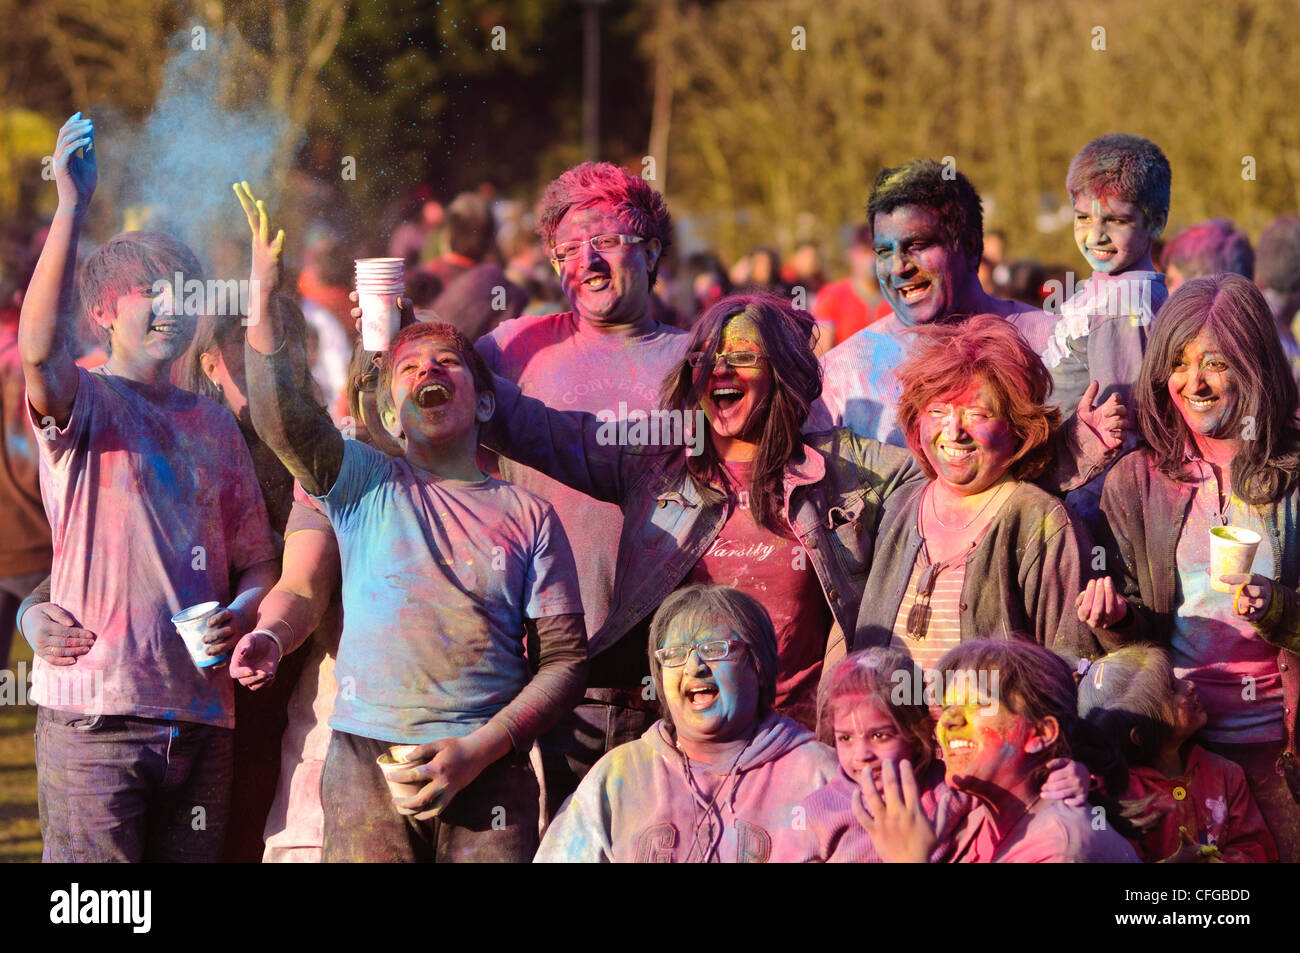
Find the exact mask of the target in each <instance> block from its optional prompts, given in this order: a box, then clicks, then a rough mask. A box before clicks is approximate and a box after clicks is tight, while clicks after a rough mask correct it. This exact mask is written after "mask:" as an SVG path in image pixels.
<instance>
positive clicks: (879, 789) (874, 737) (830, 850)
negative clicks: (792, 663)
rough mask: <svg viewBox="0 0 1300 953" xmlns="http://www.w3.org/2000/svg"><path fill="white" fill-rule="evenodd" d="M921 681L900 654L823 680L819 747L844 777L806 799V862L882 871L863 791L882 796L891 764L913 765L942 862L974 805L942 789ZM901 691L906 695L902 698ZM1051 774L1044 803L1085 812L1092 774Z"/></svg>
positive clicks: (878, 654)
mask: <svg viewBox="0 0 1300 953" xmlns="http://www.w3.org/2000/svg"><path fill="white" fill-rule="evenodd" d="M922 684H923V679H922V675H921V670H920V669H919V668H918V667H917V665H916V663H915V662H913V661H912V660H911V659H910V658H908V657H907V655H905V654H904V653H902V652H899V651H896V650H894V649H885V648H877V649H866V650H865V651H861V652H853V653H852V654H850V655H848V656H846V657H845V658H843V659H841V660H840V662H839V663H838V664H837V665H836V666H835V667H834V668H833V669H832V670H831V672H830V674H829V675H827V677H826V678H825V679H823V680H822V685H821V690H820V692H819V693H818V706H817V707H818V721H817V739H818V740H819V741H821V742H822V744H825V745H830V746H832V747H834V748H835V752H836V754H837V755H838V756H839V761H840V773H839V774H838V775H836V776H835V778H833V779H832V780H831V782H830V783H829V784H827V785H826V786H825V787H823V788H821V789H819V790H818V791H816V792H815V793H813V794H812V795H810V796H809V797H807V798H805V799H804V801H803V803H802V805H801V806H802V807H803V810H804V812H805V819H806V822H807V824H806V829H807V831H808V834H807V837H806V839H805V840H806V854H805V856H803V857H802V858H801V859H802V860H805V861H814V862H829V863H881V862H882V861H883V858H882V857H881V856H880V853H879V852H878V851H877V850H876V848H875V846H874V845H873V844H872V842H871V836H870V835H869V834H868V833H867V830H866V828H865V827H864V826H863V825H862V824H861V823H859V821H858V819H857V818H856V817H855V811H856V812H860V811H861V806H862V805H861V801H860V797H861V794H860V792H859V788H860V787H861V786H862V785H866V784H870V785H871V786H872V788H873V790H874V791H875V792H876V793H877V794H882V793H883V790H884V787H883V780H882V772H883V770H884V765H885V763H886V762H892V763H893V764H899V763H901V762H902V761H904V760H905V761H907V762H908V764H909V765H911V769H912V772H913V778H914V780H915V783H916V789H917V804H918V805H919V807H920V810H921V811H922V812H923V813H924V815H925V818H926V819H927V821H928V822H929V823H931V824H932V825H933V829H934V831H935V832H936V833H935V835H934V848H933V850H932V852H931V855H930V859H931V860H935V861H939V860H942V859H943V857H944V855H945V853H946V851H947V850H948V842H949V839H950V837H951V835H952V833H953V832H954V831H955V830H956V829H957V827H958V826H959V825H960V823H961V821H962V819H963V818H965V816H966V814H967V813H968V812H969V811H970V809H971V807H972V804H973V802H972V800H971V799H970V798H969V797H967V796H966V795H964V794H962V793H961V792H959V791H956V790H954V789H953V788H950V787H948V786H947V785H946V784H945V783H944V772H945V766H944V763H943V761H941V760H940V759H938V758H936V757H935V740H934V729H935V723H934V716H933V715H931V713H930V707H929V705H928V704H926V702H927V701H929V700H930V699H928V698H927V697H926V696H925V694H924V691H922V692H921V693H920V694H917V695H916V696H915V697H913V691H912V689H913V688H914V687H916V686H921V685H922ZM900 687H905V688H906V689H907V691H906V693H905V694H900ZM1046 767H1047V769H1048V770H1049V771H1051V772H1052V773H1051V774H1050V775H1049V776H1048V778H1047V780H1046V781H1045V782H1044V784H1043V788H1042V796H1043V797H1044V798H1048V799H1056V800H1064V801H1066V802H1067V803H1069V804H1074V805H1076V806H1082V805H1083V804H1085V803H1086V802H1087V796H1088V769H1087V768H1085V767H1084V766H1083V765H1082V764H1080V763H1079V762H1077V761H1070V760H1068V759H1066V758H1059V759H1056V760H1054V761H1051V762H1049V763H1048V764H1047V765H1046Z"/></svg>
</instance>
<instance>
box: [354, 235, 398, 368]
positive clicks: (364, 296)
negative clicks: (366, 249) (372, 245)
mask: <svg viewBox="0 0 1300 953" xmlns="http://www.w3.org/2000/svg"><path fill="white" fill-rule="evenodd" d="M356 265H357V304H358V305H360V307H361V345H362V347H364V348H365V349H366V350H367V351H386V350H388V345H389V343H390V342H391V341H392V340H393V336H394V335H395V334H397V329H398V328H399V327H401V324H402V315H401V312H400V311H398V310H397V297H398V296H399V295H400V294H402V292H403V291H405V289H406V263H405V262H404V261H403V260H402V259H401V258H358V259H356Z"/></svg>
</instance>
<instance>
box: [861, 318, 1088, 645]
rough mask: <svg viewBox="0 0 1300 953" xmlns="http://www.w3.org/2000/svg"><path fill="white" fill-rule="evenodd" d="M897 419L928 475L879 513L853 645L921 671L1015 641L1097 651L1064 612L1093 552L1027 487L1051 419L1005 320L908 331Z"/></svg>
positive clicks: (1055, 418) (1081, 533) (1078, 530)
mask: <svg viewBox="0 0 1300 953" xmlns="http://www.w3.org/2000/svg"><path fill="white" fill-rule="evenodd" d="M911 333H914V334H916V336H917V340H916V342H915V343H914V344H913V346H912V350H911V356H910V358H909V359H908V360H907V361H906V362H905V363H904V364H903V365H902V366H901V367H900V368H899V370H898V377H899V380H900V382H901V383H902V385H903V397H902V400H901V401H900V403H899V407H898V419H899V423H900V424H901V426H902V428H903V432H904V434H905V435H906V437H907V444H908V446H909V447H910V448H911V450H912V453H913V455H914V456H915V457H916V459H917V462H918V463H919V464H920V465H921V468H922V469H923V470H924V471H925V474H926V476H928V477H929V478H930V479H929V480H928V481H926V482H924V483H918V484H914V485H912V486H910V487H907V488H905V489H904V490H902V491H900V492H899V493H897V494H895V496H894V497H893V498H891V499H890V500H889V503H888V505H887V506H886V510H885V515H884V518H883V520H882V523H881V528H880V536H879V538H878V540H877V543H876V550H875V559H874V561H873V563H872V566H871V574H870V576H869V577H868V579H867V586H866V594H865V596H864V598H863V600H862V605H861V608H860V610H859V613H858V622H857V630H856V633H855V636H854V640H853V647H854V649H863V648H869V647H871V646H886V645H891V646H893V647H894V648H896V649H900V650H902V651H904V652H906V653H907V654H908V655H909V656H910V657H911V658H912V659H913V660H914V661H916V662H917V664H919V665H920V666H921V667H922V668H924V669H932V668H934V666H935V665H936V664H937V663H938V661H939V658H940V657H941V656H942V655H943V654H944V653H945V652H946V651H948V650H949V649H950V648H953V647H954V646H955V645H957V644H958V643H959V642H966V641H969V640H972V639H997V638H1015V637H1017V635H1016V634H1017V633H1027V634H1029V635H1030V636H1032V637H1033V639H1034V641H1036V642H1038V643H1040V644H1042V645H1046V646H1047V647H1048V648H1051V649H1054V650H1055V651H1056V652H1057V653H1059V654H1061V655H1064V656H1067V657H1069V658H1072V659H1077V658H1078V657H1081V656H1092V655H1095V654H1097V652H1098V650H1099V646H1098V644H1097V641H1096V639H1095V638H1094V636H1093V633H1092V630H1091V629H1089V627H1088V626H1087V625H1086V624H1084V623H1082V622H1081V621H1080V620H1079V619H1078V617H1077V615H1076V613H1075V607H1074V601H1075V598H1076V597H1077V596H1078V594H1079V592H1080V590H1081V589H1082V588H1083V584H1084V582H1085V581H1086V580H1085V578H1084V577H1085V563H1086V561H1087V559H1088V556H1089V550H1090V546H1091V543H1090V541H1089V540H1088V536H1087V531H1086V530H1085V529H1084V528H1083V526H1082V525H1081V524H1080V523H1079V522H1078V520H1077V518H1076V517H1075V516H1074V514H1073V513H1072V512H1071V511H1070V510H1069V508H1068V507H1066V505H1065V504H1064V503H1062V502H1061V501H1060V500H1059V499H1057V498H1056V497H1054V496H1051V495H1050V494H1048V493H1047V492H1046V491H1044V490H1042V489H1039V488H1038V487H1037V486H1035V485H1034V484H1033V483H1032V482H1030V481H1032V480H1034V479H1035V478H1036V477H1038V476H1040V475H1041V474H1042V473H1043V471H1044V469H1045V468H1046V467H1047V465H1048V463H1049V462H1050V459H1051V451H1050V449H1049V440H1050V438H1051V437H1052V434H1053V433H1054V432H1055V431H1056V429H1057V427H1058V426H1059V424H1060V412H1059V411H1057V410H1056V409H1053V408H1048V407H1047V406H1046V404H1045V401H1046V399H1047V396H1048V393H1049V391H1050V389H1051V376H1050V375H1049V374H1048V372H1047V370H1046V368H1044V367H1043V363H1042V361H1041V360H1039V358H1038V356H1037V355H1036V354H1035V353H1034V352H1033V350H1032V349H1031V348H1030V347H1029V345H1028V343H1026V341H1025V339H1024V338H1023V337H1021V335H1020V333H1019V332H1018V331H1016V329H1015V328H1013V327H1012V326H1011V325H1010V324H1008V323H1007V322H1006V320H1005V319H1003V318H999V317H997V316H995V315H979V316H976V317H974V318H971V319H969V320H967V321H964V322H962V323H961V324H957V325H926V326H921V327H918V328H916V329H915V330H914V331H913V332H911Z"/></svg>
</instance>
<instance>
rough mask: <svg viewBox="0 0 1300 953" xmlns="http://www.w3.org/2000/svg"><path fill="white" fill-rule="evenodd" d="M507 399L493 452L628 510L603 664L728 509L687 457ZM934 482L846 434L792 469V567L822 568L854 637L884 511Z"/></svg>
mask: <svg viewBox="0 0 1300 953" xmlns="http://www.w3.org/2000/svg"><path fill="white" fill-rule="evenodd" d="M496 396H497V410H496V413H495V414H494V415H493V417H492V420H491V421H490V422H489V423H488V424H486V425H484V428H483V431H482V433H481V435H480V437H481V439H482V442H483V443H484V445H485V446H487V447H489V448H490V449H493V450H496V451H497V452H499V453H501V454H503V455H505V456H507V457H509V458H510V459H512V460H516V461H518V462H519V463H522V464H524V465H526V466H529V467H532V468H533V469H535V470H539V471H541V472H542V473H545V474H547V475H548V476H550V477H552V478H554V479H556V480H559V481H560V482H561V483H564V484H566V485H568V486H571V487H573V488H574V489H576V490H580V491H582V492H583V493H586V494H587V495H589V496H592V497H594V498H596V499H598V500H604V501H607V502H610V503H615V504H617V505H618V506H619V507H621V508H622V510H623V533H622V536H621V538H620V539H619V544H618V560H617V563H616V569H615V581H614V594H613V599H612V600H611V607H610V613H609V617H608V618H607V619H606V620H605V624H604V625H602V626H601V627H600V629H599V630H597V631H596V632H594V633H591V634H590V635H589V638H588V645H589V648H590V652H591V654H592V655H593V656H594V655H597V654H598V653H600V652H603V651H605V650H607V649H608V648H610V647H611V646H612V645H614V644H615V643H616V642H618V640H619V639H621V638H622V637H623V636H624V635H626V634H627V633H628V632H629V631H630V630H631V629H632V628H633V627H634V626H635V625H636V624H637V623H638V622H640V621H641V620H642V619H644V618H645V617H646V616H647V615H649V614H650V613H652V612H653V611H654V610H655V608H656V607H658V605H659V604H660V603H661V602H662V601H663V600H664V598H665V597H667V596H668V595H669V593H671V592H673V590H675V589H677V588H678V587H679V586H680V585H681V584H682V582H683V580H685V579H686V577H687V575H688V574H689V573H690V571H691V569H692V567H694V565H695V564H696V562H698V561H699V559H700V557H701V556H703V555H704V554H705V553H706V552H707V551H708V548H709V546H710V545H711V544H712V543H713V541H714V540H715V539H717V537H718V534H719V533H720V532H721V531H722V527H723V526H724V525H725V523H726V522H727V517H728V516H729V515H730V509H729V504H728V503H727V502H726V501H725V500H721V501H718V502H713V503H709V502H705V501H704V500H702V499H701V498H700V495H699V493H698V492H697V490H696V488H695V485H694V484H693V483H692V482H691V480H690V479H689V477H688V476H687V474H686V469H685V463H686V450H685V448H683V447H680V446H678V447H663V446H649V447H628V446H617V445H605V444H603V443H602V442H601V440H599V439H598V434H599V433H600V432H601V423H600V421H598V420H597V418H596V417H595V416H594V415H592V414H589V413H583V412H579V411H559V410H554V409H551V408H549V407H547V406H546V405H545V404H543V403H542V402H541V401H539V400H536V399H535V398H531V397H526V396H524V395H523V394H522V393H521V392H520V390H519V388H518V387H517V386H516V385H514V384H512V383H511V382H509V381H507V380H505V379H503V378H500V377H497V378H496ZM924 479H925V476H924V474H923V473H922V471H921V469H920V467H918V466H917V465H916V463H915V461H914V460H913V459H912V455H911V453H909V452H908V451H907V450H904V449H901V448H899V447H891V446H887V445H885V444H882V443H878V442H876V441H874V440H869V439H866V438H863V437H858V436H857V435H855V434H854V433H853V432H852V431H849V430H846V429H840V430H832V431H827V432H825V433H820V434H805V435H804V453H803V456H802V458H800V459H793V460H791V461H790V463H789V464H788V465H787V466H786V471H785V511H784V515H785V518H786V520H787V521H788V522H789V525H790V529H791V530H792V531H793V533H794V536H795V539H793V540H792V541H791V544H790V545H791V547H792V552H791V558H792V559H793V560H801V559H806V560H807V561H808V563H809V564H810V565H811V566H812V567H813V570H814V571H815V572H816V573H817V579H818V581H819V582H820V583H821V587H822V592H823V593H824V595H825V597H826V603H827V605H828V606H829V607H830V609H831V613H832V614H833V615H834V617H835V621H836V622H837V623H838V625H839V627H840V630H841V631H842V632H845V633H851V632H853V628H854V624H855V621H856V618H857V612H858V604H859V602H861V600H862V592H863V588H864V586H865V585H866V579H867V570H868V569H869V568H870V565H871V554H872V551H873V549H874V546H875V538H876V532H877V527H878V525H879V522H880V515H881V512H882V509H883V507H884V503H885V500H886V499H888V498H889V496H890V495H891V494H893V493H894V492H896V491H897V490H898V489H899V488H900V487H902V486H905V485H907V484H909V483H912V482H915V481H920V480H924ZM578 571H579V572H581V571H582V567H581V566H579V567H578Z"/></svg>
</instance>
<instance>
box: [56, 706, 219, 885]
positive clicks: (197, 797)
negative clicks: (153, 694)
mask: <svg viewBox="0 0 1300 953" xmlns="http://www.w3.org/2000/svg"><path fill="white" fill-rule="evenodd" d="M232 738H233V732H232V731H231V730H230V729H228V728H217V727H215V726H212V725H198V724H193V723H191V722H185V721H163V720H160V719H154V718H134V717H131V716H129V715H86V714H81V713H79V712H70V711H58V710H56V709H53V708H45V707H43V706H42V707H41V708H39V709H38V710H37V713H36V779H37V799H38V805H39V809H40V817H41V835H42V837H43V838H44V840H45V851H44V854H43V855H42V860H44V861H45V862H47V863H68V862H86V863H107V862H124V863H136V862H139V861H147V862H215V861H218V860H220V859H221V848H222V843H223V842H224V841H225V837H226V822H227V819H228V815H229V809H230V779H231V772H232V763H233V755H232V751H233V740H232Z"/></svg>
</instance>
